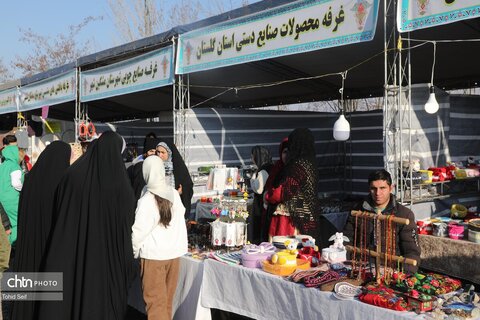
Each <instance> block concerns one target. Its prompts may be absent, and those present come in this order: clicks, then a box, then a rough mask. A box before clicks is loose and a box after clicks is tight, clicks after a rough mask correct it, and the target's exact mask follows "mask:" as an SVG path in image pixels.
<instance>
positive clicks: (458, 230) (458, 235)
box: [448, 222, 465, 240]
mask: <svg viewBox="0 0 480 320" xmlns="http://www.w3.org/2000/svg"><path fill="white" fill-rule="evenodd" d="M464 232H465V227H464V226H463V225H461V224H458V223H455V222H450V224H449V225H448V236H449V237H450V239H455V240H461V239H463V236H464Z"/></svg>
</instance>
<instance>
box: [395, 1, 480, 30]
mask: <svg viewBox="0 0 480 320" xmlns="http://www.w3.org/2000/svg"><path fill="white" fill-rule="evenodd" d="M478 17H480V4H479V3H478V0H463V1H460V0H442V1H411V0H399V1H398V3H397V28H398V31H399V32H409V31H414V30H418V29H425V28H431V27H435V26H439V25H444V24H448V23H453V22H457V21H462V20H467V19H475V18H478Z"/></svg>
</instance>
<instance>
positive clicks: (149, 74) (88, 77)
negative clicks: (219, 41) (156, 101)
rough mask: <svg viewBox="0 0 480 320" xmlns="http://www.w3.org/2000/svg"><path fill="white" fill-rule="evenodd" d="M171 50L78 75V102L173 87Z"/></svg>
mask: <svg viewBox="0 0 480 320" xmlns="http://www.w3.org/2000/svg"><path fill="white" fill-rule="evenodd" d="M173 58H174V57H173V46H168V47H165V48H162V49H158V50H155V51H152V52H149V53H146V54H143V55H140V56H137V57H134V58H131V59H128V60H125V61H121V62H117V63H114V64H111V65H107V66H104V67H101V68H97V69H92V70H88V71H81V72H80V101H81V102H87V101H92V100H100V99H104V98H109V97H114V96H119V95H124V94H128V93H133V92H138V91H144V90H149V89H153V88H158V87H163V86H167V85H171V84H172V83H173V79H174V76H173Z"/></svg>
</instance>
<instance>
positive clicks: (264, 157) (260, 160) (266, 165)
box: [252, 146, 273, 172]
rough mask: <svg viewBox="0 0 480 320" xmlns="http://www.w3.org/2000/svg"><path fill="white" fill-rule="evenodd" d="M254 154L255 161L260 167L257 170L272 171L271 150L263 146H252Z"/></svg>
mask: <svg viewBox="0 0 480 320" xmlns="http://www.w3.org/2000/svg"><path fill="white" fill-rule="evenodd" d="M252 156H253V161H254V162H255V164H256V165H257V167H258V169H257V172H260V171H262V170H265V171H267V172H269V171H270V169H271V167H272V165H273V163H272V155H271V154H270V151H269V150H268V149H267V148H265V147H262V146H255V147H253V148H252Z"/></svg>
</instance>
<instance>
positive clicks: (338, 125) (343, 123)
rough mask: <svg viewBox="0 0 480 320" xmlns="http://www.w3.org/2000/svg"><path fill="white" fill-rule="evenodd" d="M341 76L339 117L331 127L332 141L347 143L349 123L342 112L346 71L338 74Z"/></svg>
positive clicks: (343, 108)
mask: <svg viewBox="0 0 480 320" xmlns="http://www.w3.org/2000/svg"><path fill="white" fill-rule="evenodd" d="M340 75H341V76H342V88H341V89H340V90H338V91H339V92H340V95H341V98H340V99H341V103H342V108H341V113H340V117H338V119H337V121H335V124H334V125H333V139H335V140H337V141H347V140H348V138H350V123H348V121H347V119H345V115H344V114H343V111H344V110H345V106H344V105H343V104H344V100H343V90H344V88H345V78H346V77H347V71H345V72H342V73H341V74H340Z"/></svg>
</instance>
